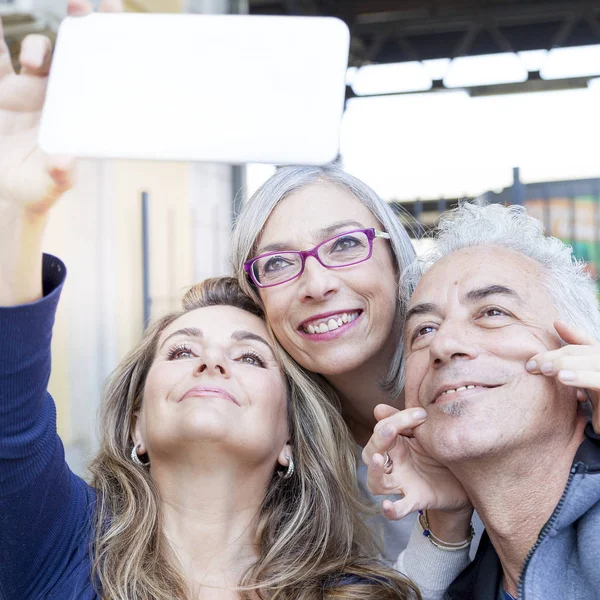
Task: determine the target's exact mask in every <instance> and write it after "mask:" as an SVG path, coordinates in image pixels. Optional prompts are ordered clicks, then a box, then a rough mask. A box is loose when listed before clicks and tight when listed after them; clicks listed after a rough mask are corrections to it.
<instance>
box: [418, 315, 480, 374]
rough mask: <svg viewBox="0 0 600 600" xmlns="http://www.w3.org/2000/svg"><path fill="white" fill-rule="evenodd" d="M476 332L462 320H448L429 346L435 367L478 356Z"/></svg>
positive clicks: (441, 326)
mask: <svg viewBox="0 0 600 600" xmlns="http://www.w3.org/2000/svg"><path fill="white" fill-rule="evenodd" d="M475 336H476V332H475V331H473V329H472V327H470V326H469V324H468V323H467V322H465V321H464V320H462V319H455V320H452V319H447V320H446V321H444V322H443V323H442V324H441V325H440V327H439V328H438V330H437V332H436V333H435V335H434V337H433V340H432V342H431V344H430V345H429V355H430V357H431V360H432V362H433V363H434V364H435V365H442V364H445V363H447V362H450V361H452V360H458V359H465V360H468V359H472V358H475V357H476V356H477V354H478V346H477V343H476V342H477V340H476V338H475Z"/></svg>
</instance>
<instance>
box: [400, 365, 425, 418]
mask: <svg viewBox="0 0 600 600" xmlns="http://www.w3.org/2000/svg"><path fill="white" fill-rule="evenodd" d="M411 358H412V357H409V358H408V359H407V361H406V382H405V386H404V402H405V404H406V408H415V407H419V406H421V405H422V400H423V399H422V397H421V396H423V392H424V379H425V375H426V373H427V369H426V368H423V367H422V366H420V365H419V364H418V361H416V360H411Z"/></svg>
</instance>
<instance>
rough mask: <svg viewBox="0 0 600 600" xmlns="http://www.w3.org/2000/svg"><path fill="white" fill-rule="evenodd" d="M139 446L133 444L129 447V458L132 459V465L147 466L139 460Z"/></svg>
mask: <svg viewBox="0 0 600 600" xmlns="http://www.w3.org/2000/svg"><path fill="white" fill-rule="evenodd" d="M138 448H139V446H134V447H133V448H132V449H131V460H132V461H133V464H134V465H137V466H138V467H145V466H147V465H146V464H144V463H143V462H142V461H141V460H140V457H139V456H138V453H137V449H138Z"/></svg>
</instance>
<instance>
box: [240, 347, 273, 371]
mask: <svg viewBox="0 0 600 600" xmlns="http://www.w3.org/2000/svg"><path fill="white" fill-rule="evenodd" d="M236 360H237V361H238V362H240V363H242V364H245V365H252V366H254V367H262V368H264V367H265V366H266V363H265V361H264V359H263V358H262V356H260V354H258V352H253V351H251V350H246V351H245V352H244V353H243V354H242V355H240V356H239V357H238V358H236Z"/></svg>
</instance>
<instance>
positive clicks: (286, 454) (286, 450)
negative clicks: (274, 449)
mask: <svg viewBox="0 0 600 600" xmlns="http://www.w3.org/2000/svg"><path fill="white" fill-rule="evenodd" d="M293 456H294V455H293V452H292V445H291V444H290V443H289V442H286V444H285V446H284V447H283V448H282V449H281V452H280V453H279V456H278V457H277V462H278V463H279V464H280V465H281V466H282V467H287V466H288V465H289V464H290V457H292V458H293Z"/></svg>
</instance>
